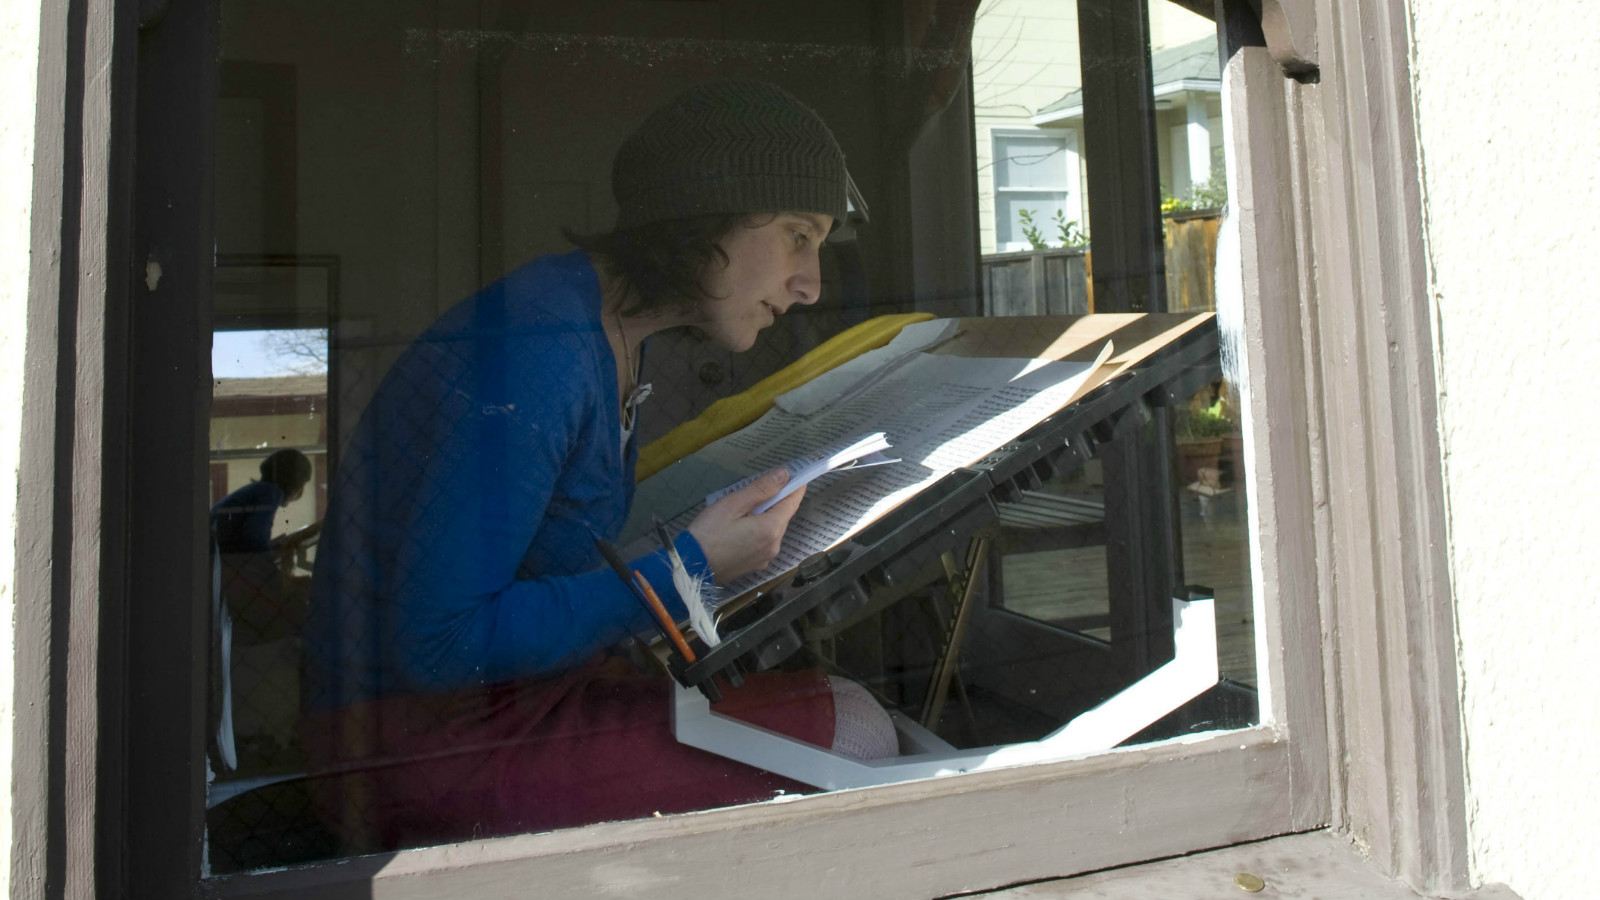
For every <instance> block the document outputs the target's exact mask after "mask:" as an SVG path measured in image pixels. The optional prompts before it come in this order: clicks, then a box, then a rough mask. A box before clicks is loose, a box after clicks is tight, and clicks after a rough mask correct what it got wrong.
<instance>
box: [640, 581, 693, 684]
mask: <svg viewBox="0 0 1600 900" xmlns="http://www.w3.org/2000/svg"><path fill="white" fill-rule="evenodd" d="M633 577H634V578H636V579H638V582H639V588H640V589H641V590H643V591H644V596H645V599H646V600H649V601H650V608H651V609H652V610H654V611H655V614H656V618H657V619H658V620H660V622H661V627H662V628H663V629H665V630H666V632H667V637H669V638H671V639H672V643H673V645H674V646H676V647H677V648H678V652H679V653H682V654H683V658H684V660H685V661H687V662H694V651H693V650H691V649H689V642H688V641H686V640H684V639H683V632H681V631H679V630H678V625H677V623H676V622H673V621H672V617H671V616H669V615H667V608H666V606H664V605H662V603H661V598H660V597H658V596H656V591H655V588H653V587H651V586H650V582H649V581H647V580H645V577H644V575H643V574H642V573H641V572H640V571H639V570H638V569H634V570H633Z"/></svg>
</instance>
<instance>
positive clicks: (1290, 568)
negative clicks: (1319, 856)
mask: <svg viewBox="0 0 1600 900" xmlns="http://www.w3.org/2000/svg"><path fill="white" fill-rule="evenodd" d="M1265 5H1266V7H1267V17H1266V24H1267V26H1268V27H1267V38H1268V41H1269V42H1270V41H1274V40H1275V41H1276V42H1277V44H1278V46H1277V48H1276V50H1275V51H1274V50H1271V49H1269V47H1268V46H1263V42H1262V41H1261V40H1259V37H1258V36H1259V32H1256V34H1252V31H1254V30H1255V29H1256V28H1258V27H1259V25H1258V23H1260V22H1261V21H1262V20H1261V19H1257V18H1255V15H1256V14H1255V13H1254V12H1252V11H1251V8H1250V7H1249V6H1248V5H1247V4H1246V3H1244V2H1243V0H1240V2H1238V3H1235V0H1224V2H1223V3H1222V4H1219V7H1223V8H1225V9H1226V13H1225V19H1226V21H1227V22H1228V30H1229V32H1230V40H1231V42H1232V46H1238V47H1239V48H1240V49H1239V50H1238V51H1237V52H1236V53H1233V54H1232V55H1231V57H1230V59H1229V62H1228V67H1229V71H1230V81H1229V84H1230V86H1229V88H1228V102H1229V104H1230V110H1231V112H1230V124H1229V127H1230V128H1231V129H1232V135H1233V140H1234V142H1235V148H1236V150H1237V152H1238V157H1239V166H1238V173H1239V176H1238V180H1237V182H1236V184H1235V186H1234V190H1235V192H1236V202H1237V204H1238V206H1239V209H1240V210H1241V215H1240V225H1241V245H1242V247H1241V252H1242V255H1243V262H1244V275H1245V288H1246V296H1247V301H1246V309H1245V313H1244V323H1243V329H1244V341H1243V349H1244V352H1245V354H1246V356H1247V359H1248V363H1249V367H1250V372H1251V378H1250V385H1249V392H1248V396H1249V398H1250V400H1249V402H1250V403H1251V416H1252V422H1253V424H1252V435H1251V437H1250V441H1251V452H1252V453H1253V454H1254V459H1255V460H1256V464H1255V466H1254V469H1253V471H1254V475H1255V477H1256V479H1257V482H1256V483H1257V486H1258V491H1257V500H1256V502H1257V505H1258V507H1259V523H1258V526H1257V534H1258V541H1257V552H1258V558H1257V565H1258V569H1257V571H1258V575H1259V589H1260V590H1261V591H1263V593H1264V596H1265V597H1266V602H1265V605H1264V608H1263V610H1262V611H1261V613H1262V620H1263V621H1262V626H1261V627H1262V628H1264V634H1265V637H1266V640H1265V642H1264V646H1263V648H1262V649H1263V653H1262V656H1261V660H1260V665H1261V666H1262V669H1263V682H1264V683H1265V684H1268V685H1270V688H1269V689H1268V690H1267V691H1266V692H1265V693H1264V694H1263V700H1264V704H1263V705H1264V708H1266V709H1270V710H1271V721H1272V722H1273V723H1274V724H1272V725H1269V726H1264V727H1259V728H1255V729H1249V730H1246V731H1242V732H1234V733H1229V734H1225V735H1222V736H1217V737H1211V738H1206V739H1203V740H1199V741H1196V742H1193V743H1181V744H1172V745H1164V746H1153V747H1142V748H1135V749H1131V750H1127V751H1122V752H1117V753H1111V754H1105V755H1102V756H1097V757H1094V758H1090V759H1084V760H1077V761H1072V762H1066V763H1059V764H1054V765H1047V766H1037V767H1031V768H1025V769H1017V770H1013V771H1004V772H993V773H984V774H979V775H971V776H963V777H959V778H951V779H945V780H938V781H932V782H922V783H914V784H902V785H891V786H887V787H883V788H877V789H872V790H868V791H848V792H839V793H834V794H828V795H821V796H816V797H808V798H803V799H800V800H796V801H794V802H791V803H783V804H765V805H759V806H752V807H741V808H734V809H725V810H714V811H710V812H706V813H700V814H694V815H686V816H677V817H671V818H666V819H660V820H648V821H638V822H624V823H616V824H610V825H602V826H595V827H591V828H582V829H573V830H570V831H563V832H557V833H553V834H546V835H527V836H519V837H511V838H503V839H496V840H489V841H478V842H470V843H464V844H458V845H453V846H449V847H436V848H426V849H421V850H415V851H408V852H405V853H399V854H391V855H387V856H383V857H366V858H360V859H355V860H348V861H342V862H338V863H331V864H322V865H315V866H309V867H305V868H301V869H296V870H290V871H282V872H268V873H256V874H248V875H240V876H231V877H228V878H225V879H216V880H210V881H202V880H200V879H199V872H200V870H201V853H202V836H203V835H202V818H201V815H200V811H201V809H202V806H203V804H202V798H203V796H204V793H203V792H204V771H203V763H202V753H201V748H202V747H203V746H204V731H205V699H206V698H205V689H204V686H203V685H201V684H196V683H195V682H196V681H197V679H194V678H193V677H192V673H193V672H194V671H197V670H198V669H199V665H198V664H199V663H200V662H203V657H202V656H201V654H203V653H204V650H205V647H206V635H207V623H206V619H205V613H206V610H205V609H204V605H203V604H200V603H195V602H193V601H194V598H200V597H204V596H206V594H205V571H204V565H203V559H201V558H200V557H199V555H198V554H196V553H195V551H194V548H195V547H199V546H203V544H202V543H201V542H200V540H199V537H200V535H201V534H203V529H204V523H205V499H206V498H205V497H204V490H203V485H201V483H200V480H199V479H195V478H193V477H192V476H193V473H194V471H196V469H195V468H194V467H195V466H197V465H199V464H200V463H201V462H203V461H204V459H205V456H204V449H205V448H204V434H205V431H204V429H202V428H198V427H193V426H194V424H195V422H196V421H198V419H197V417H199V416H203V411H204V409H205V403H206V401H207V395H208V391H207V390H206V389H207V388H208V386H209V385H208V383H207V382H206V376H205V373H204V372H203V371H201V370H200V369H201V366H202V364H203V359H204V357H203V355H202V353H201V352H200V348H201V347H203V346H206V343H205V342H207V341H208V340H209V336H208V334H207V323H206V322H204V321H203V320H202V319H203V316H200V315H198V314H197V313H196V307H197V306H201V305H203V304H202V303H201V302H200V301H202V300H204V298H205V297H207V296H208V291H209V277H210V264H211V259H210V250H209V245H208V244H207V243H205V242H204V241H203V240H202V239H201V238H202V236H203V235H204V234H207V233H208V227H209V226H208V217H209V215H210V212H209V210H210V208H211V197H210V196H209V194H205V193H203V192H202V193H201V194H200V195H196V194H194V193H192V192H190V193H184V192H183V191H180V190H177V189H176V188H174V187H173V186H175V185H184V184H187V183H188V181H187V180H186V179H184V178H183V177H181V176H182V173H183V172H184V171H185V167H186V166H193V165H204V164H205V161H206V160H209V158H210V152H211V148H210V145H209V137H208V136H207V135H205V134H204V133H203V132H204V129H192V130H191V133H192V134H193V135H194V139H193V140H192V141H191V142H188V143H184V142H178V143H173V142H171V141H170V140H168V138H169V137H170V135H171V134H173V133H178V132H180V131H181V127H180V126H182V125H183V124H184V122H183V116H184V115H186V114H187V113H188V112H192V110H194V109H203V108H205V102H206V101H205V98H206V97H214V96H215V94H216V87H217V85H216V74H215V68H216V67H215V65H214V53H213V51H212V48H214V46H215V30H214V23H212V22H209V21H208V20H207V19H206V17H205V16H204V15H203V14H197V12H196V11H197V10H200V11H202V12H203V10H204V9H205V8H206V6H207V4H206V3H205V2H204V0H44V2H43V4H42V13H43V15H42V30H41V50H40V67H39V81H38V91H39V93H38V98H39V103H38V113H37V120H36V122H37V124H36V157H35V167H34V207H33V216H34V220H33V231H32V236H31V240H32V268H31V272H30V286H29V298H28V303H29V307H28V334H27V349H26V353H27V357H26V371H27V376H26V382H25V389H24V391H25V396H24V409H23V447H22V451H23V455H22V464H21V465H22V467H21V489H20V490H21V496H20V498H19V499H20V505H19V525H18V535H17V540H18V554H17V580H16V585H17V594H16V626H15V627H16V633H15V638H16V642H15V646H16V648H17V650H16V657H15V666H16V669H15V672H16V685H17V687H16V697H15V705H14V707H13V708H14V710H15V719H14V761H13V773H12V776H13V783H14V785H15V786H16V787H15V790H14V793H13V801H12V802H13V807H12V815H13V832H12V833H13V844H12V861H13V862H12V889H13V891H14V892H15V893H16V894H17V895H19V896H42V897H77V896H99V897H120V896H167V895H173V896H194V895H217V896H246V895H267V896H306V895H315V896H358V895H359V896H374V895H383V896H445V895H464V896H465V895H473V896H476V895H484V894H502V893H516V892H519V891H520V890H525V889H526V888H527V887H528V886H530V885H538V887H539V892H540V893H548V894H552V895H579V894H590V893H608V894H613V895H617V894H621V895H642V896H664V895H680V894H681V895H685V896H695V897H711V896H722V895H727V896H738V895H744V894H748V893H751V892H752V891H756V892H762V893H804V894H807V895H850V896H876V895H895V896H933V895H942V894H950V893H955V892H960V891H970V890H976V889H982V888H987V887H993V886H998V885H1003V884H1011V883H1016V882H1021V881H1027V880H1031V879H1038V878H1047V877H1055V876H1062V875H1068V874H1072V873H1075V872H1082V871H1087V870H1092V869H1098V868H1103V867H1107V866H1113V865H1119V864H1124V863H1130V862H1137V861H1141V860H1146V859H1153V858H1159V857H1163V856H1170V855H1174V854H1179V853H1184V852H1188V851H1192V850H1197V849H1201V848H1205V847H1213V846H1221V845H1226V844H1231V843H1235V842H1238V841H1242V840H1249V839H1253V838H1259V837H1264V836H1268V835H1272V834H1279V833H1286V832H1294V831H1303V830H1309V829H1315V828H1320V827H1325V826H1333V827H1337V828H1342V829H1346V830H1349V831H1351V832H1353V833H1356V834H1358V835H1359V836H1360V838H1361V840H1362V841H1363V843H1364V844H1365V845H1366V846H1367V847H1368V848H1369V852H1370V853H1371V855H1372V856H1373V858H1374V860H1375V861H1376V862H1378V863H1379V865H1380V866H1382V867H1383V868H1385V869H1386V870H1387V871H1389V872H1391V873H1393V874H1395V875H1397V876H1399V877H1401V878H1403V879H1405V880H1406V881H1407V882H1409V883H1411V884H1412V885H1414V886H1416V887H1418V888H1421V889H1425V890H1432V891H1439V890H1448V889H1453V888H1459V887H1461V886H1464V885H1465V877H1466V876H1465V863H1464V856H1465V837H1464V835H1465V815H1464V811H1463V804H1462V794H1463V790H1462V774H1461V748H1460V739H1459V723H1458V719H1457V716H1458V713H1457V707H1456V687H1455V681H1454V678H1455V674H1454V673H1455V668H1454V656H1453V653H1454V649H1453V648H1454V636H1453V625H1452V620H1451V594H1450V586H1449V582H1448V575H1447V569H1446V567H1445V565H1444V559H1443V552H1444V550H1443V548H1444V540H1443V538H1444V521H1445V519H1444V514H1443V509H1442V506H1441V501H1440V499H1439V498H1440V497H1442V491H1441V490H1440V486H1441V484H1442V479H1441V475H1440V459H1439V449H1438V448H1439V443H1438V435H1437V419H1436V409H1435V405H1434V403H1435V389H1434V376H1433V356H1432V325H1431V323H1432V318H1431V310H1430V307H1429V304H1428V298H1427V296H1426V292H1425V290H1424V285H1425V270H1424V265H1425V262H1424V255H1423V249H1422V243H1421V241H1422V237H1421V235H1422V229H1421V227H1420V222H1421V214H1420V208H1421V207H1420V201H1419V198H1418V178H1417V172H1418V160H1417V151H1416V146H1415V137H1414V131H1413V129H1412V120H1411V115H1412V113H1411V106H1410V102H1411V101H1410V77H1409V69H1408V52H1409V51H1408V45H1407V32H1406V27H1407V11H1406V7H1405V3H1404V0H1342V2H1335V0H1302V2H1291V0H1266V3H1265ZM1274 10H1278V11H1279V17H1278V19H1276V20H1274V19H1273V18H1272V16H1273V11H1274ZM1284 10H1289V11H1288V12H1287V13H1285V12H1284ZM1308 23H1309V24H1308ZM1274 29H1276V30H1277V32H1278V35H1277V37H1276V38H1274ZM1285 35H1287V37H1285ZM1285 41H1287V42H1288V46H1289V50H1285V49H1284V46H1285ZM1275 57H1276V59H1275ZM1286 71H1289V72H1292V73H1293V74H1294V75H1295V76H1296V77H1295V79H1292V80H1291V79H1288V78H1286V77H1285V72H1286ZM158 138H160V140H158ZM152 263H154V264H156V265H159V267H160V269H161V272H162V276H161V278H160V280H159V281H158V282H156V283H155V286H154V287H151V286H149V285H148V284H147V281H146V276H147V274H151V273H153V272H154V269H153V268H151V264H152ZM174 435H178V436H180V437H179V438H178V439H179V440H180V441H184V443H183V444H181V445H178V444H175V443H174V441H173V436H174ZM174 485H179V486H182V487H180V488H179V489H178V490H177V491H176V493H175V492H174V488H173V486H174ZM175 496H176V497H177V502H175V500H174V497H175ZM185 498H186V499H187V502H183V500H184V499H185ZM716 860H728V861H737V862H738V864H737V865H716V864H715V863H714V861H716Z"/></svg>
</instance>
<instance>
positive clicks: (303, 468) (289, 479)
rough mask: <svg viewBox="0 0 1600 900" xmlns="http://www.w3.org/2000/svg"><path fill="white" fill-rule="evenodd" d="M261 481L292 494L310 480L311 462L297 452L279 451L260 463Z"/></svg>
mask: <svg viewBox="0 0 1600 900" xmlns="http://www.w3.org/2000/svg"><path fill="white" fill-rule="evenodd" d="M261 480H262V481H270V482H272V483H273V484H275V485H277V486H278V487H280V488H283V492H284V493H285V494H292V493H294V492H295V491H297V490H299V489H300V488H302V487H304V486H305V483H306V482H308V481H310V480H311V460H309V459H306V455H305V454H304V453H301V452H300V451H299V450H279V451H277V452H276V453H273V454H272V455H271V456H269V457H267V458H266V459H263V460H262V461H261Z"/></svg>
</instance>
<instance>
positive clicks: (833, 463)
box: [705, 431, 900, 516]
mask: <svg viewBox="0 0 1600 900" xmlns="http://www.w3.org/2000/svg"><path fill="white" fill-rule="evenodd" d="M887 449H889V443H888V441H887V440H886V439H885V437H884V434H883V432H881V431H874V432H873V433H871V434H868V435H863V436H861V437H856V438H850V439H847V440H844V441H840V442H838V443H836V444H833V445H831V446H827V447H822V448H820V449H816V450H812V451H810V452H808V453H806V454H805V455H803V456H798V457H796V458H794V459H790V460H785V461H784V462H782V463H780V464H779V465H781V466H782V467H783V468H785V469H788V470H789V480H788V481H787V482H785V483H784V485H783V489H782V490H780V491H778V493H776V494H774V495H773V496H772V497H771V498H770V499H768V500H766V501H764V502H762V503H761V504H760V505H758V506H757V507H756V508H755V509H753V510H751V513H752V514H753V515H758V516H759V515H761V514H762V513H764V512H766V511H767V510H769V509H771V508H772V507H773V506H775V505H777V503H778V501H780V500H782V499H783V498H785V497H787V496H789V495H790V494H792V493H794V492H795V491H798V490H800V489H801V488H803V487H805V486H806V485H808V484H810V483H811V482H813V481H816V480H817V479H818V478H819V477H821V476H823V475H825V474H827V473H829V472H834V471H841V470H844V469H847V468H848V469H858V468H866V467H868V466H881V465H887V464H889V463H896V462H899V461H900V460H899V458H898V457H897V458H894V459H890V458H889V457H888V456H885V455H884V454H883V452H882V451H884V450H887ZM773 468H777V467H776V466H774V467H773ZM766 471H767V470H763V471H762V472H759V473H757V474H755V475H746V476H745V477H743V478H741V479H739V480H738V481H736V482H734V483H733V484H730V485H728V486H727V487H725V488H723V489H721V490H718V491H713V492H711V493H710V494H707V495H706V503H705V505H706V506H710V505H711V504H713V503H716V502H717V501H718V500H721V499H722V498H723V497H726V496H727V495H729V494H731V493H733V492H734V491H737V490H740V489H741V488H744V487H746V486H748V485H749V484H750V483H751V482H753V481H755V480H756V479H757V478H760V477H761V476H762V475H765V474H766Z"/></svg>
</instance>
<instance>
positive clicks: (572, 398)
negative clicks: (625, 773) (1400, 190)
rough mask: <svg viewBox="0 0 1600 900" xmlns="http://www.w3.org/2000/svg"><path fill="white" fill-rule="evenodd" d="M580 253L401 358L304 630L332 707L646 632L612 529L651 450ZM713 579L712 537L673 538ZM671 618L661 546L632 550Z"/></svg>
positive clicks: (522, 670)
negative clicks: (626, 431) (623, 392)
mask: <svg viewBox="0 0 1600 900" xmlns="http://www.w3.org/2000/svg"><path fill="white" fill-rule="evenodd" d="M600 299H601V296H600V285H599V281H598V278H597V276H596V274H595V271H594V269H593V267H592V265H591V264H590V263H589V261H588V258H587V256H586V255H585V254H584V253H582V252H581V251H578V252H573V253H570V254H566V255H564V256H548V257H541V258H540V259H537V260H534V261H533V262H531V263H529V264H527V265H525V266H523V267H521V268H519V269H518V270H516V271H515V272H512V273H511V274H510V275H508V276H506V277H505V278H504V279H502V280H501V281H499V282H497V283H495V284H493V285H491V286H489V287H488V288H485V289H484V290H483V291H481V292H480V293H478V294H477V295H475V296H473V297H471V298H469V299H467V300H465V301H463V302H462V303H460V304H458V305H456V306H455V307H454V308H452V309H451V310H449V311H448V312H446V313H445V314H444V315H443V316H442V317H441V318H440V319H439V320H438V321H437V322H435V323H434V324H433V325H432V326H431V327H430V328H429V329H428V330H427V331H425V332H424V333H423V334H422V335H421V336H419V337H418V338H417V339H416V341H415V342H413V343H412V344H411V346H410V347H409V348H408V349H407V350H406V351H405V352H404V354H402V356H401V357H400V359H399V360H398V361H396V363H395V364H394V366H393V368H391V369H390V371H389V373H388V374H387V375H386V376H385V377H384V379H383V382H382V384H381V385H380V386H379V388H378V390H377V393H376V394H375V396H374V397H373V399H372V401H371V402H370V403H369V405H368V407H367V409H366V410H365V412H364V413H363V414H362V416H361V419H360V422H359V423H358V424H357V426H356V429H355V432H354V434H353V436H352V438H351V440H350V443H349V446H348V447H347V448H346V449H345V451H344V453H343V454H342V456H341V458H340V461H339V471H338V472H337V473H336V475H335V481H334V487H333V491H332V496H331V497H330V500H329V506H328V514H327V519H326V521H325V523H324V526H323V532H322V537H321V541H320V543H319V545H318V548H317V562H316V570H315V575H314V578H313V585H312V603H311V612H310V620H309V622H308V623H307V629H306V657H307V664H308V676H309V682H310V683H309V685H308V686H309V688H310V692H309V702H310V703H311V705H312V706H313V707H317V708H324V707H329V706H337V705H343V704H347V703H352V702H357V701H361V700H368V699H375V698H378V697H384V696H388V695H391V694H396V693H417V692H436V691H446V690H453V689H457V688H463V687H470V686H473V685H479V684H491V683H495V682H500V681H506V680H510V679H514V678H521V677H526V676H536V675H544V674H553V673H556V672H559V671H561V670H562V669H565V668H567V667H569V666H572V665H574V664H576V663H578V662H581V661H583V660H584V659H587V658H588V657H590V656H591V655H592V654H593V653H594V652H595V651H596V650H598V649H600V648H602V647H605V646H608V645H610V644H613V643H616V642H617V641H619V640H621V639H622V638H624V637H625V636H626V635H628V634H630V633H633V632H636V631H640V630H642V629H645V628H648V627H649V619H648V618H647V617H646V615H645V613H644V612H643V610H642V609H641V607H640V606H639V604H638V601H637V600H636V599H635V598H634V597H633V595H632V594H631V593H630V592H629V591H628V589H627V587H626V586H625V585H624V584H623V583H622V581H621V580H620V579H619V578H618V577H617V576H616V574H615V573H614V572H613V571H612V570H611V569H610V568H608V567H606V566H604V564H603V561H602V560H601V559H600V556H599V554H598V552H597V550H596V549H595V546H594V536H595V535H599V536H602V537H604V538H606V539H607V540H615V539H616V537H617V534H618V532H619V531H620V530H621V528H622V524H623V522H624V520H625V519H626V517H627V513H628V507H629V504H630V503H631V502H632V499H633V470H634V464H635V461H636V458H637V447H636V445H635V443H634V442H632V441H630V442H629V444H628V446H627V447H626V449H625V450H624V449H623V448H622V447H620V446H619V436H620V434H621V421H620V418H619V411H618V388H617V378H616V362H615V358H614V356H613V355H612V353H611V349H610V346H609V344H608V343H607V340H606V337H605V332H604V330H603V328H602V325H601V306H600ZM675 543H676V546H677V549H678V552H679V553H680V554H681V555H682V557H683V559H684V562H685V563H686V564H687V565H688V567H689V569H690V571H691V572H694V573H697V574H703V575H705V576H707V577H708V578H709V577H710V574H711V573H710V567H709V565H708V564H707V562H706V559H705V554H704V553H703V552H702V550H701V548H700V545H699V543H698V542H697V541H696V540H695V539H694V537H693V536H691V535H690V534H689V533H688V532H687V531H685V532H682V533H680V534H679V535H678V537H677V538H676V539H675ZM632 565H633V567H634V568H636V569H639V570H640V571H641V572H642V573H643V574H644V575H645V577H646V578H647V579H649V581H650V582H651V584H652V585H653V586H654V587H655V589H656V591H657V592H658V593H659V594H660V595H661V597H662V600H663V601H664V602H665V603H667V604H668V607H669V609H671V610H672V611H673V613H674V614H675V615H680V616H681V615H682V601H681V600H680V599H679V598H678V595H677V593H676V592H675V591H673V590H672V587H671V578H670V576H669V574H668V569H667V564H666V561H665V557H664V554H663V553H660V552H658V553H657V554H655V555H652V556H647V557H643V558H641V559H638V560H634V561H633V562H632Z"/></svg>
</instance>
